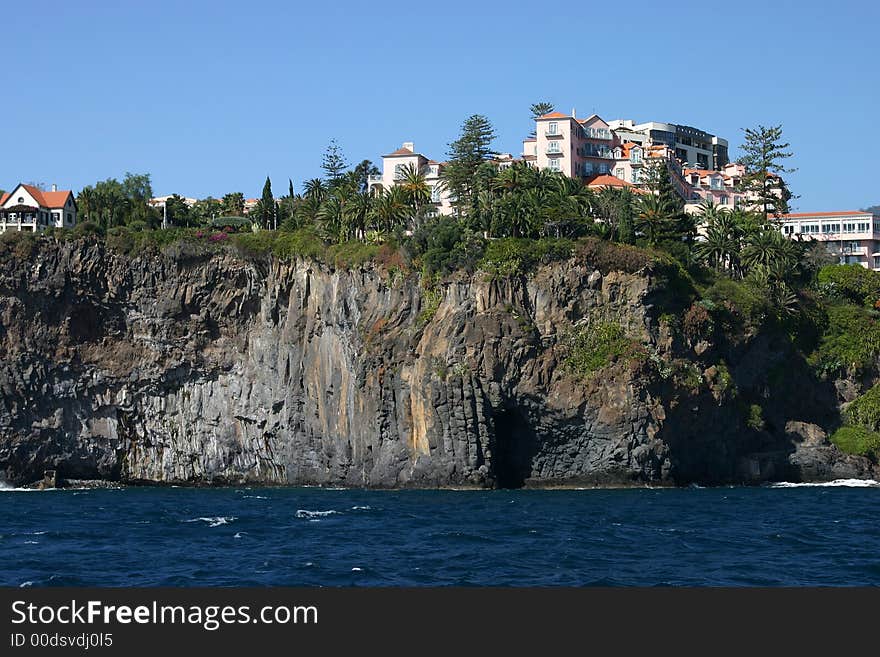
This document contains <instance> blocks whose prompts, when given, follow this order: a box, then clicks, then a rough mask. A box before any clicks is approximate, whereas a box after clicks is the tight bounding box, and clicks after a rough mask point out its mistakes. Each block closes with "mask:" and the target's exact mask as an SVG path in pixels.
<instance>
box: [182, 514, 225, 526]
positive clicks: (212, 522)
mask: <svg viewBox="0 0 880 657" xmlns="http://www.w3.org/2000/svg"><path fill="white" fill-rule="evenodd" d="M233 520H237V518H236V517H235V516H214V517H210V518H190V519H189V520H184V522H206V523H208V527H219V526H220V525H228V524H229V523H230V522H232V521H233Z"/></svg>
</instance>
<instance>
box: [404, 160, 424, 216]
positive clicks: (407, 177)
mask: <svg viewBox="0 0 880 657" xmlns="http://www.w3.org/2000/svg"><path fill="white" fill-rule="evenodd" d="M396 186H397V187H399V188H400V189H402V190H403V193H404V197H405V198H406V201H407V203H408V204H409V205H410V207H412V209H413V213H414V214H415V215H416V216H418V215H419V214H420V212H421V209H422V206H424V205H425V204H427V203H430V201H431V186H430V185H428V183H427V182H425V174H424V173H423V172H422V171H420V170H419V169H418V168H417V167H416V166H415V165H413V164H407V165H406V166H405V167H404V168H403V172H402V174H401V177H400V178H399V179H398V180H397V185H396Z"/></svg>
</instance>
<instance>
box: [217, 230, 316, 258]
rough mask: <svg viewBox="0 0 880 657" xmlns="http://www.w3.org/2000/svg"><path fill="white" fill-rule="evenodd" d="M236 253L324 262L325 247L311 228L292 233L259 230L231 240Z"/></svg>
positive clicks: (236, 236)
mask: <svg viewBox="0 0 880 657" xmlns="http://www.w3.org/2000/svg"><path fill="white" fill-rule="evenodd" d="M232 243H233V244H234V245H235V247H236V248H237V249H238V251H239V252H240V253H242V254H244V255H247V256H257V255H268V254H270V253H271V254H273V255H275V256H276V257H278V258H295V257H301V258H314V259H316V260H322V261H323V260H324V258H325V256H326V254H327V246H326V244H325V243H324V241H323V240H322V239H321V238H320V237H319V236H318V234H317V232H316V231H315V229H314V228H312V227H304V228H300V229H298V230H295V231H293V232H292V233H287V232H280V231H278V232H276V231H271V230H261V231H258V232H256V233H241V234H238V235H235V236H234V237H233V238H232Z"/></svg>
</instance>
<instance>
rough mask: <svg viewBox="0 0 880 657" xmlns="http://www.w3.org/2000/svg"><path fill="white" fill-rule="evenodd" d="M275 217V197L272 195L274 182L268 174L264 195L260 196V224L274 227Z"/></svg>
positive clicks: (265, 226) (264, 226)
mask: <svg viewBox="0 0 880 657" xmlns="http://www.w3.org/2000/svg"><path fill="white" fill-rule="evenodd" d="M274 219H275V198H274V197H273V196H272V182H271V181H270V180H269V176H266V183H265V184H264V185H263V196H262V197H261V198H260V226H261V227H263V228H273V227H274Z"/></svg>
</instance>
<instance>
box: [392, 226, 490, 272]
mask: <svg viewBox="0 0 880 657" xmlns="http://www.w3.org/2000/svg"><path fill="white" fill-rule="evenodd" d="M484 246H485V240H484V239H483V238H482V237H481V236H480V235H478V234H477V233H475V232H474V231H473V230H471V229H470V228H468V227H467V226H465V225H464V224H462V223H461V222H460V221H458V220H457V219H455V218H454V217H446V216H443V217H437V218H435V219H432V220H430V221H428V222H426V223H424V224H423V225H422V226H420V227H419V228H418V229H416V230H415V231H414V232H413V234H412V235H411V236H410V238H409V239H408V240H407V241H406V243H405V245H404V249H405V251H406V254H407V255H408V257H409V259H410V260H411V261H412V262H413V264H415V265H416V266H417V267H419V268H421V270H422V274H423V275H424V276H426V277H429V278H430V277H433V276H435V275H438V274H439V275H441V276H445V275H447V274H451V273H452V272H453V271H455V270H457V269H464V270H465V271H473V270H474V269H475V268H476V266H477V261H478V260H479V259H480V257H481V256H482V255H483V249H484Z"/></svg>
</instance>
